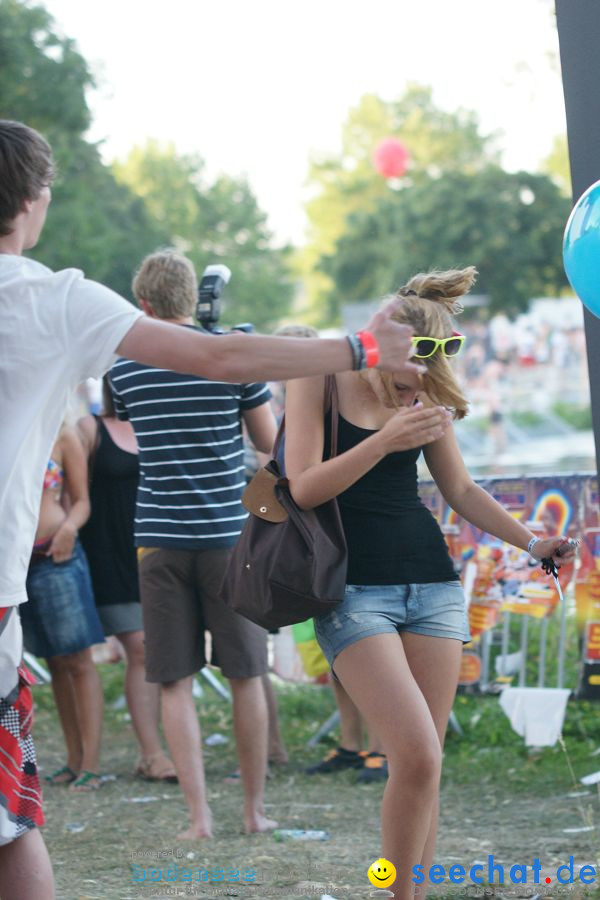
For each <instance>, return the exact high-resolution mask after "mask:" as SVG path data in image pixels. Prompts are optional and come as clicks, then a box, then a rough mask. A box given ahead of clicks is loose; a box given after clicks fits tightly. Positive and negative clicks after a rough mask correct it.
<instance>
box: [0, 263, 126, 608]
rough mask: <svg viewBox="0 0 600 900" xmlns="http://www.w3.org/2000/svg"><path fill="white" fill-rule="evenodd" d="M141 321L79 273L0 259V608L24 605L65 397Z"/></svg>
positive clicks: (98, 369)
mask: <svg viewBox="0 0 600 900" xmlns="http://www.w3.org/2000/svg"><path fill="white" fill-rule="evenodd" d="M141 315H143V314H142V313H141V312H140V311H139V310H138V309H136V308H135V307H134V306H132V305H131V304H130V303H128V302H127V301H126V300H124V299H123V298H122V297H119V295H118V294H115V293H114V292H113V291H111V290H109V289H108V288H106V287H104V286H103V285H101V284H98V283H97V282H94V281H88V280H87V279H85V278H84V277H83V273H82V272H80V271H79V270H78V269H64V270H63V271H60V272H52V271H51V270H50V269H47V268H46V267H45V266H43V265H41V264H40V263H37V262H34V261H33V260H31V259H27V258H25V257H22V256H13V255H9V254H0V414H1V415H0V422H1V425H0V429H1V435H0V606H15V605H17V604H19V603H22V602H24V601H25V600H27V595H26V593H25V578H26V575H27V567H28V564H29V557H30V555H31V548H32V546H33V542H34V539H35V532H36V528H37V520H38V515H39V509H40V501H41V493H42V483H43V478H44V471H45V469H46V465H47V463H48V458H49V456H50V451H51V449H52V445H53V443H54V440H55V438H56V436H57V433H58V430H59V428H60V425H61V422H62V419H63V416H64V414H65V411H66V409H67V404H68V400H69V395H70V393H71V391H72V390H73V389H74V388H75V387H76V386H77V385H78V384H79V383H80V382H81V381H84V380H85V379H86V378H98V377H100V375H102V374H103V373H104V372H105V371H106V370H107V369H109V368H110V366H111V365H112V363H113V362H114V361H115V358H116V356H115V350H116V348H117V347H118V345H119V344H120V342H121V341H122V339H123V338H124V337H125V335H126V334H127V332H128V331H129V330H130V328H131V327H132V325H133V324H134V322H135V321H136V320H137V319H138V317H139V316H141Z"/></svg>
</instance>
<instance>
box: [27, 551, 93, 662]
mask: <svg viewBox="0 0 600 900" xmlns="http://www.w3.org/2000/svg"><path fill="white" fill-rule="evenodd" d="M27 598H28V599H27V603H23V604H21V607H20V609H19V612H20V615H21V622H22V625H23V642H24V644H25V648H26V649H27V650H28V651H29V652H30V653H33V655H34V656H39V657H42V658H43V659H50V658H51V657H52V656H64V655H66V654H68V653H76V652H77V651H78V650H85V649H86V648H87V647H91V646H92V644H100V643H102V641H103V640H104V631H103V630H102V625H101V624H100V619H99V618H98V613H97V611H96V605H95V603H94V595H93V593H92V582H91V579H90V571H89V568H88V563H87V559H86V557H85V553H84V552H83V548H82V546H81V544H80V543H79V540H77V541H76V542H75V548H74V550H73V556H72V557H71V559H67V560H66V561H65V562H61V563H55V562H54V561H53V560H52V559H51V558H50V557H48V558H47V559H40V560H36V561H35V562H34V563H32V564H31V565H30V567H29V572H28V574H27Z"/></svg>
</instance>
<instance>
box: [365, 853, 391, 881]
mask: <svg viewBox="0 0 600 900" xmlns="http://www.w3.org/2000/svg"><path fill="white" fill-rule="evenodd" d="M367 875H368V876H369V881H370V882H371V884H373V885H375V887H389V886H390V884H393V883H394V882H395V880H396V869H395V867H394V865H393V864H392V863H391V862H390V861H389V859H383V857H382V858H381V859H376V860H375V862H374V863H371V865H370V866H369V870H368V872H367Z"/></svg>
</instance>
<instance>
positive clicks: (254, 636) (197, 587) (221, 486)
mask: <svg viewBox="0 0 600 900" xmlns="http://www.w3.org/2000/svg"><path fill="white" fill-rule="evenodd" d="M133 292H134V295H135V297H136V299H137V300H138V302H139V304H140V306H141V307H142V309H143V310H144V312H145V313H146V315H147V316H148V317H149V318H157V319H161V320H163V321H168V322H170V323H171V324H173V325H176V327H177V328H178V329H180V330H181V331H191V332H195V331H197V328H196V326H194V323H193V314H194V311H195V308H196V302H197V285H196V277H195V273H194V269H193V267H192V264H191V263H190V261H189V260H188V259H186V257H184V256H182V255H181V254H179V253H176V252H175V251H173V250H160V251H157V252H155V253H153V254H151V255H150V256H148V257H146V259H145V260H144V261H143V262H142V264H141V266H140V268H139V269H138V271H137V272H136V275H135V277H134V280H133ZM224 338H225V339H226V335H219V336H218V337H216V338H215V340H216V341H220V340H223V339H224ZM235 340H236V341H237V342H238V346H239V348H240V353H241V352H242V351H243V346H244V344H245V341H246V340H247V336H245V335H238V336H237V337H236V338H235ZM110 380H111V385H112V390H113V397H114V401H115V409H116V412H117V416H119V418H122V419H126V420H129V421H130V422H131V425H132V426H133V430H134V432H135V436H136V438H137V442H138V447H139V459H140V481H139V486H138V495H137V509H136V517H135V544H136V547H137V553H138V565H139V581H140V596H141V598H142V611H143V618H144V633H145V639H146V677H147V679H148V680H149V681H151V682H154V683H157V684H160V690H161V703H162V721H163V727H164V731H165V736H166V739H167V743H168V745H169V749H170V751H171V755H172V758H173V762H174V763H175V768H176V771H177V776H178V778H179V783H180V785H181V788H182V790H183V795H184V798H185V801H186V804H187V807H188V811H189V816H190V825H189V828H187V829H185V830H184V831H183V832H181V834H180V835H179V838H180V839H181V840H197V839H199V838H205V837H210V836H211V834H212V821H211V813H210V810H209V807H208V803H207V799H206V790H205V782H204V766H203V759H202V741H201V735H200V727H199V722H198V717H197V714H196V707H195V703H194V698H193V694H192V687H193V679H194V676H195V675H196V673H197V672H198V671H199V670H200V669H201V668H202V667H203V666H204V664H205V663H206V658H205V655H204V648H203V644H204V641H203V636H204V629H205V628H207V629H208V630H209V631H210V633H211V637H212V642H213V646H214V649H215V652H216V658H217V663H218V665H219V666H220V668H221V671H222V673H223V675H224V676H225V677H226V678H227V679H228V680H229V683H230V685H231V692H232V695H233V726H234V732H235V738H236V748H237V752H238V759H239V765H240V772H241V782H242V787H243V789H244V809H243V819H244V828H245V830H246V832H248V833H250V832H255V831H265V830H267V829H269V828H273V827H275V822H274V821H273V820H271V819H269V818H268V817H267V816H266V815H265V812H264V785H265V777H266V772H267V742H268V738H267V735H268V716H267V705H266V702H265V693H264V687H263V683H262V678H263V676H264V675H265V673H266V672H267V670H268V659H267V633H266V631H265V630H264V629H263V628H260V627H259V626H258V625H255V624H254V623H253V622H250V621H249V620H248V619H245V618H244V617H243V616H240V615H239V614H238V613H235V612H233V611H232V610H230V609H229V607H227V606H226V604H225V603H224V602H223V601H222V599H221V597H220V587H221V583H222V581H223V577H224V574H225V571H226V568H227V564H228V561H229V557H230V554H231V548H232V546H233V545H234V543H235V542H236V540H237V538H238V536H239V534H240V532H241V530H242V526H243V523H244V520H245V519H246V516H247V513H246V511H245V510H244V508H243V506H242V503H241V496H242V492H243V488H244V486H245V479H244V445H243V439H242V421H243V422H244V424H245V425H246V428H247V429H248V434H249V436H250V438H251V440H252V442H253V443H254V445H255V446H256V447H257V448H258V449H259V450H263V451H265V452H266V451H268V450H270V448H271V446H272V443H273V437H274V434H275V422H274V418H273V414H272V412H271V408H270V406H269V398H270V393H269V391H268V389H267V387H266V385H264V384H262V383H260V382H259V383H251V384H227V383H225V382H222V381H213V380H208V379H205V378H197V377H192V376H185V375H179V374H177V373H176V372H172V371H166V370H164V369H154V368H152V367H149V366H144V365H140V364H139V363H136V362H133V361H131V360H127V359H120V360H118V361H117V362H116V363H115V365H114V366H113V367H112V369H111V371H110Z"/></svg>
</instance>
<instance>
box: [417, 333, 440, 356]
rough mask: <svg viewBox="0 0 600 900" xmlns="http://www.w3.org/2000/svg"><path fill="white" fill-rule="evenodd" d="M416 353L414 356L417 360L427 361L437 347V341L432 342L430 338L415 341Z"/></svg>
mask: <svg viewBox="0 0 600 900" xmlns="http://www.w3.org/2000/svg"><path fill="white" fill-rule="evenodd" d="M414 346H415V353H414V355H415V356H416V357H417V358H419V357H420V358H421V359H426V358H427V357H428V356H431V354H432V353H433V351H434V350H435V348H436V347H437V341H432V340H430V339H429V338H419V340H418V341H415V345H414Z"/></svg>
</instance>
